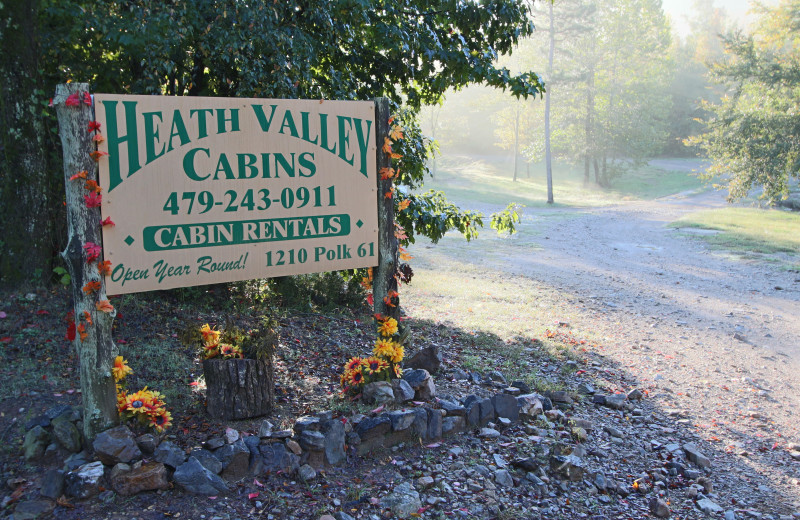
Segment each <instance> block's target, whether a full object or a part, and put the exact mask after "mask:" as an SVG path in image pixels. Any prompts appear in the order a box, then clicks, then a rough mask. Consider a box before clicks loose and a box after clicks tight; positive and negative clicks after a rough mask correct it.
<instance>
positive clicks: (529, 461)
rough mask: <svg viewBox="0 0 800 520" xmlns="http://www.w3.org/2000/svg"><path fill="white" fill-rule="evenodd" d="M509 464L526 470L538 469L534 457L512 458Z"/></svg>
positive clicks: (537, 463)
mask: <svg viewBox="0 0 800 520" xmlns="http://www.w3.org/2000/svg"><path fill="white" fill-rule="evenodd" d="M511 465H512V466H514V467H515V468H521V469H523V470H525V471H527V472H535V471H538V470H539V462H538V461H537V460H536V458H535V457H527V458H519V459H514V460H512V461H511Z"/></svg>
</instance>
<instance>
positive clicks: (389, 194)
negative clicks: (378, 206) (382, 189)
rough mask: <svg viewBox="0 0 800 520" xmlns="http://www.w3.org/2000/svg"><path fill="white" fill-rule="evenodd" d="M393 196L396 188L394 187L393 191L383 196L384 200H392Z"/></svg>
mask: <svg viewBox="0 0 800 520" xmlns="http://www.w3.org/2000/svg"><path fill="white" fill-rule="evenodd" d="M392 195H394V186H392V189H391V190H389V191H387V192H386V193H384V194H383V198H384V199H391V198H392Z"/></svg>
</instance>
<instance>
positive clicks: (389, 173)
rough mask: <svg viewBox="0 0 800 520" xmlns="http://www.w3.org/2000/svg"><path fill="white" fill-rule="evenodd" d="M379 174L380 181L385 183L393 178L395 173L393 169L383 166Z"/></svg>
mask: <svg viewBox="0 0 800 520" xmlns="http://www.w3.org/2000/svg"><path fill="white" fill-rule="evenodd" d="M380 174H381V180H382V181H386V180H389V179H391V178H392V177H394V174H395V171H394V168H387V167H385V166H384V167H383V168H381V170H380Z"/></svg>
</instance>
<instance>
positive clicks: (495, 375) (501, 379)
mask: <svg viewBox="0 0 800 520" xmlns="http://www.w3.org/2000/svg"><path fill="white" fill-rule="evenodd" d="M487 376H488V377H489V379H490V380H491V381H494V382H495V383H503V384H504V385H505V384H508V382H507V381H506V377H505V376H504V375H503V373H502V372H500V371H498V370H492V371H491V372H489V373H488V374H487Z"/></svg>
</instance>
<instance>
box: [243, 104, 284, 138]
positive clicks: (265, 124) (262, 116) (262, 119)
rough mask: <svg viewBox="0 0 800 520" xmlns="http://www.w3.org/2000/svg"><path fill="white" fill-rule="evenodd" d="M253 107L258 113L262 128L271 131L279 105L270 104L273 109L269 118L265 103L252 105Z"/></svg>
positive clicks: (257, 117) (257, 116)
mask: <svg viewBox="0 0 800 520" xmlns="http://www.w3.org/2000/svg"><path fill="white" fill-rule="evenodd" d="M250 106H252V107H253V112H254V113H255V114H256V119H258V124H259V125H261V130H263V131H264V132H269V127H270V126H271V125H272V117H273V116H274V115H275V109H276V108H278V105H270V108H271V109H272V111H270V113H269V119H267V116H266V114H264V107H263V105H250Z"/></svg>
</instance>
